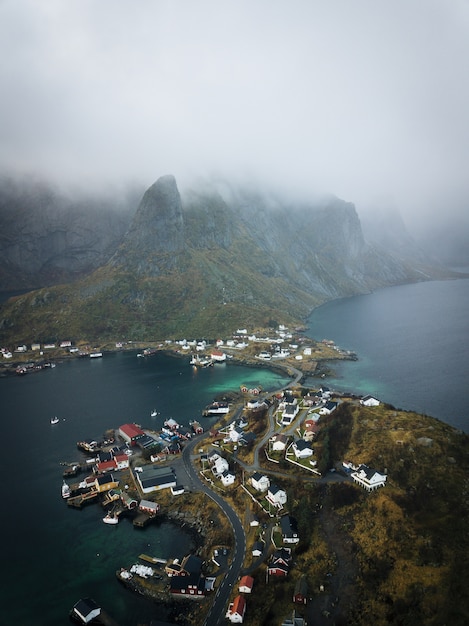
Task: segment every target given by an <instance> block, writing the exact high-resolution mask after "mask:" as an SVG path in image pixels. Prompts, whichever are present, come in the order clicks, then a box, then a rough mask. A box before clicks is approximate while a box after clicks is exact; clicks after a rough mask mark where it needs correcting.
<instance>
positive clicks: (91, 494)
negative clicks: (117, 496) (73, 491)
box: [67, 491, 99, 509]
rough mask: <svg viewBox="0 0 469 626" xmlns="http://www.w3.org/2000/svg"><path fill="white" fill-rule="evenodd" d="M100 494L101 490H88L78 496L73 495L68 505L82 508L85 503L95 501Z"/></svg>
mask: <svg viewBox="0 0 469 626" xmlns="http://www.w3.org/2000/svg"><path fill="white" fill-rule="evenodd" d="M98 496H99V491H88V492H87V493H80V494H79V495H78V496H72V497H71V498H68V500H67V505H68V506H72V507H74V508H76V509H81V507H82V506H83V505H84V504H88V503H89V502H94V500H95V498H97V497H98Z"/></svg>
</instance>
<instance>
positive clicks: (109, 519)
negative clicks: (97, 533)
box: [103, 513, 119, 524]
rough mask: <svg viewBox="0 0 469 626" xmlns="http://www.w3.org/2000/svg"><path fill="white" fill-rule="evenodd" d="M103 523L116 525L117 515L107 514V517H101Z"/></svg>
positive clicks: (117, 521)
mask: <svg viewBox="0 0 469 626" xmlns="http://www.w3.org/2000/svg"><path fill="white" fill-rule="evenodd" d="M103 522H104V523H105V524H118V523H119V518H118V517H117V515H114V514H111V513H108V514H107V515H105V516H104V517H103Z"/></svg>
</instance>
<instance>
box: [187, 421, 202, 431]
mask: <svg viewBox="0 0 469 626" xmlns="http://www.w3.org/2000/svg"><path fill="white" fill-rule="evenodd" d="M190 426H191V428H192V430H193V431H194V434H195V435H201V434H202V433H203V432H204V429H203V428H202V426H201V425H200V424H199V422H197V421H195V420H194V421H192V422H190Z"/></svg>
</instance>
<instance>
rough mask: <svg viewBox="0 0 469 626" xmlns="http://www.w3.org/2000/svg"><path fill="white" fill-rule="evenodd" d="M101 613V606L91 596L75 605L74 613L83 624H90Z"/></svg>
mask: <svg viewBox="0 0 469 626" xmlns="http://www.w3.org/2000/svg"><path fill="white" fill-rule="evenodd" d="M100 613H101V608H100V607H99V606H98V605H97V604H96V602H95V601H94V600H92V599H91V598H82V599H81V600H78V602H77V603H76V604H75V605H74V607H73V609H72V614H73V615H74V616H75V617H77V618H78V619H79V620H80V621H81V622H82V623H83V624H89V623H90V622H91V621H92V620H94V619H95V617H98V615H100Z"/></svg>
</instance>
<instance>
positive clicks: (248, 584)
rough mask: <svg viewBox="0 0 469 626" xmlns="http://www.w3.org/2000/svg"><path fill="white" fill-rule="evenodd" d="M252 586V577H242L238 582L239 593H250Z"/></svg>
mask: <svg viewBox="0 0 469 626" xmlns="http://www.w3.org/2000/svg"><path fill="white" fill-rule="evenodd" d="M253 586H254V578H253V577H252V576H243V577H242V578H241V580H240V581H239V591H240V593H251V591H252V588H253Z"/></svg>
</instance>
